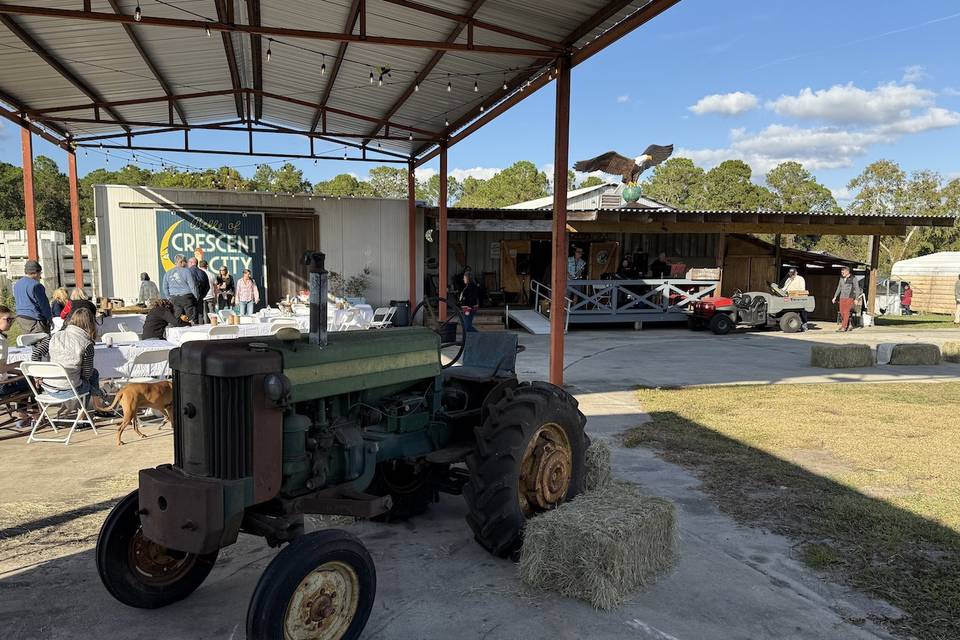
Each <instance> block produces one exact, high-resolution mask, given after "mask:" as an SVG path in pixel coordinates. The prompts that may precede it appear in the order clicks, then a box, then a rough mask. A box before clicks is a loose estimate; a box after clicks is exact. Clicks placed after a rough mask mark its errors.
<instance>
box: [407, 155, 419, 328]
mask: <svg viewBox="0 0 960 640" xmlns="http://www.w3.org/2000/svg"><path fill="white" fill-rule="evenodd" d="M418 240H419V238H418V237H417V179H416V174H415V173H414V167H413V163H412V162H411V163H410V164H408V165H407V254H408V260H407V262H408V264H407V267H408V271H407V277H408V280H407V287H408V289H409V291H408V293H409V295H408V296H407V299H408V300H409V302H410V313H413V310H414V309H415V308H416V306H417V262H418V260H417V243H418Z"/></svg>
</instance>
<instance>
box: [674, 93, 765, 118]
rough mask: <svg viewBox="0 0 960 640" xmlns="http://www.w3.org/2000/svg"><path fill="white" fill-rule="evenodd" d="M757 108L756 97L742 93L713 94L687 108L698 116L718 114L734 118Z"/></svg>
mask: <svg viewBox="0 0 960 640" xmlns="http://www.w3.org/2000/svg"><path fill="white" fill-rule="evenodd" d="M756 107H757V96H755V95H753V94H752V93H744V92H743V91H734V92H733V93H714V94H712V95H709V96H704V97H702V98H700V99H699V100H697V104H695V105H693V106H692V107H688V108H689V109H690V111H693V112H694V113H695V114H697V115H698V116H702V115H704V114H707V113H719V114H720V115H724V116H735V115H737V114H739V113H743V112H745V111H750V110H751V109H755V108H756Z"/></svg>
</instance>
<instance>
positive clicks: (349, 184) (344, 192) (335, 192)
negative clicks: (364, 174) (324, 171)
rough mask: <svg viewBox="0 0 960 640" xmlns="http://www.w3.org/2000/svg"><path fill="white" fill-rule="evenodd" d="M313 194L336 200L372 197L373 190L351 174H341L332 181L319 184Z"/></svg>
mask: <svg viewBox="0 0 960 640" xmlns="http://www.w3.org/2000/svg"><path fill="white" fill-rule="evenodd" d="M313 192H314V193H315V194H317V195H320V196H328V197H335V198H341V197H342V198H347V197H370V196H372V195H373V189H372V188H371V187H370V185H369V184H368V183H366V182H361V181H360V180H357V179H356V178H355V177H353V176H352V175H350V174H349V173H341V174H339V175H337V176H334V177H333V178H332V179H330V180H325V181H323V182H318V183H317V184H316V185H315V186H314V188H313Z"/></svg>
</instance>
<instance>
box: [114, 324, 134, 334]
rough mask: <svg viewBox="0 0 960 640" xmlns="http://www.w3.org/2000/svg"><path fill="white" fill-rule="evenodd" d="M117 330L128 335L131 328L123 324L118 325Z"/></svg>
mask: <svg viewBox="0 0 960 640" xmlns="http://www.w3.org/2000/svg"><path fill="white" fill-rule="evenodd" d="M117 329H119V330H120V331H122V332H123V333H128V332H129V331H130V328H129V327H128V326H127V325H126V324H125V323H123V322H118V323H117ZM133 333H136V331H134V332H133Z"/></svg>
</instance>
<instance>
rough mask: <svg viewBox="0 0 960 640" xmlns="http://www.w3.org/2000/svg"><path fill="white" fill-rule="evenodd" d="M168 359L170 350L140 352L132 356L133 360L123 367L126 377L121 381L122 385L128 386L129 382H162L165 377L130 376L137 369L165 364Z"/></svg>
mask: <svg viewBox="0 0 960 640" xmlns="http://www.w3.org/2000/svg"><path fill="white" fill-rule="evenodd" d="M169 359H170V349H151V350H150V351H141V352H140V353H138V354H137V355H135V356H133V360H131V361H130V362H128V363H127V364H126V365H124V368H125V369H126V374H127V375H126V377H125V378H124V379H123V384H129V383H131V382H157V381H158V380H162V379H163V378H165V377H166V376H153V375H149V376H137V377H132V376H133V374H134V373H135V372H136V368H137V367H142V366H147V367H149V366H152V365H155V364H160V363H161V362H162V363H164V364H166V362H167V361H168V360H169Z"/></svg>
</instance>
